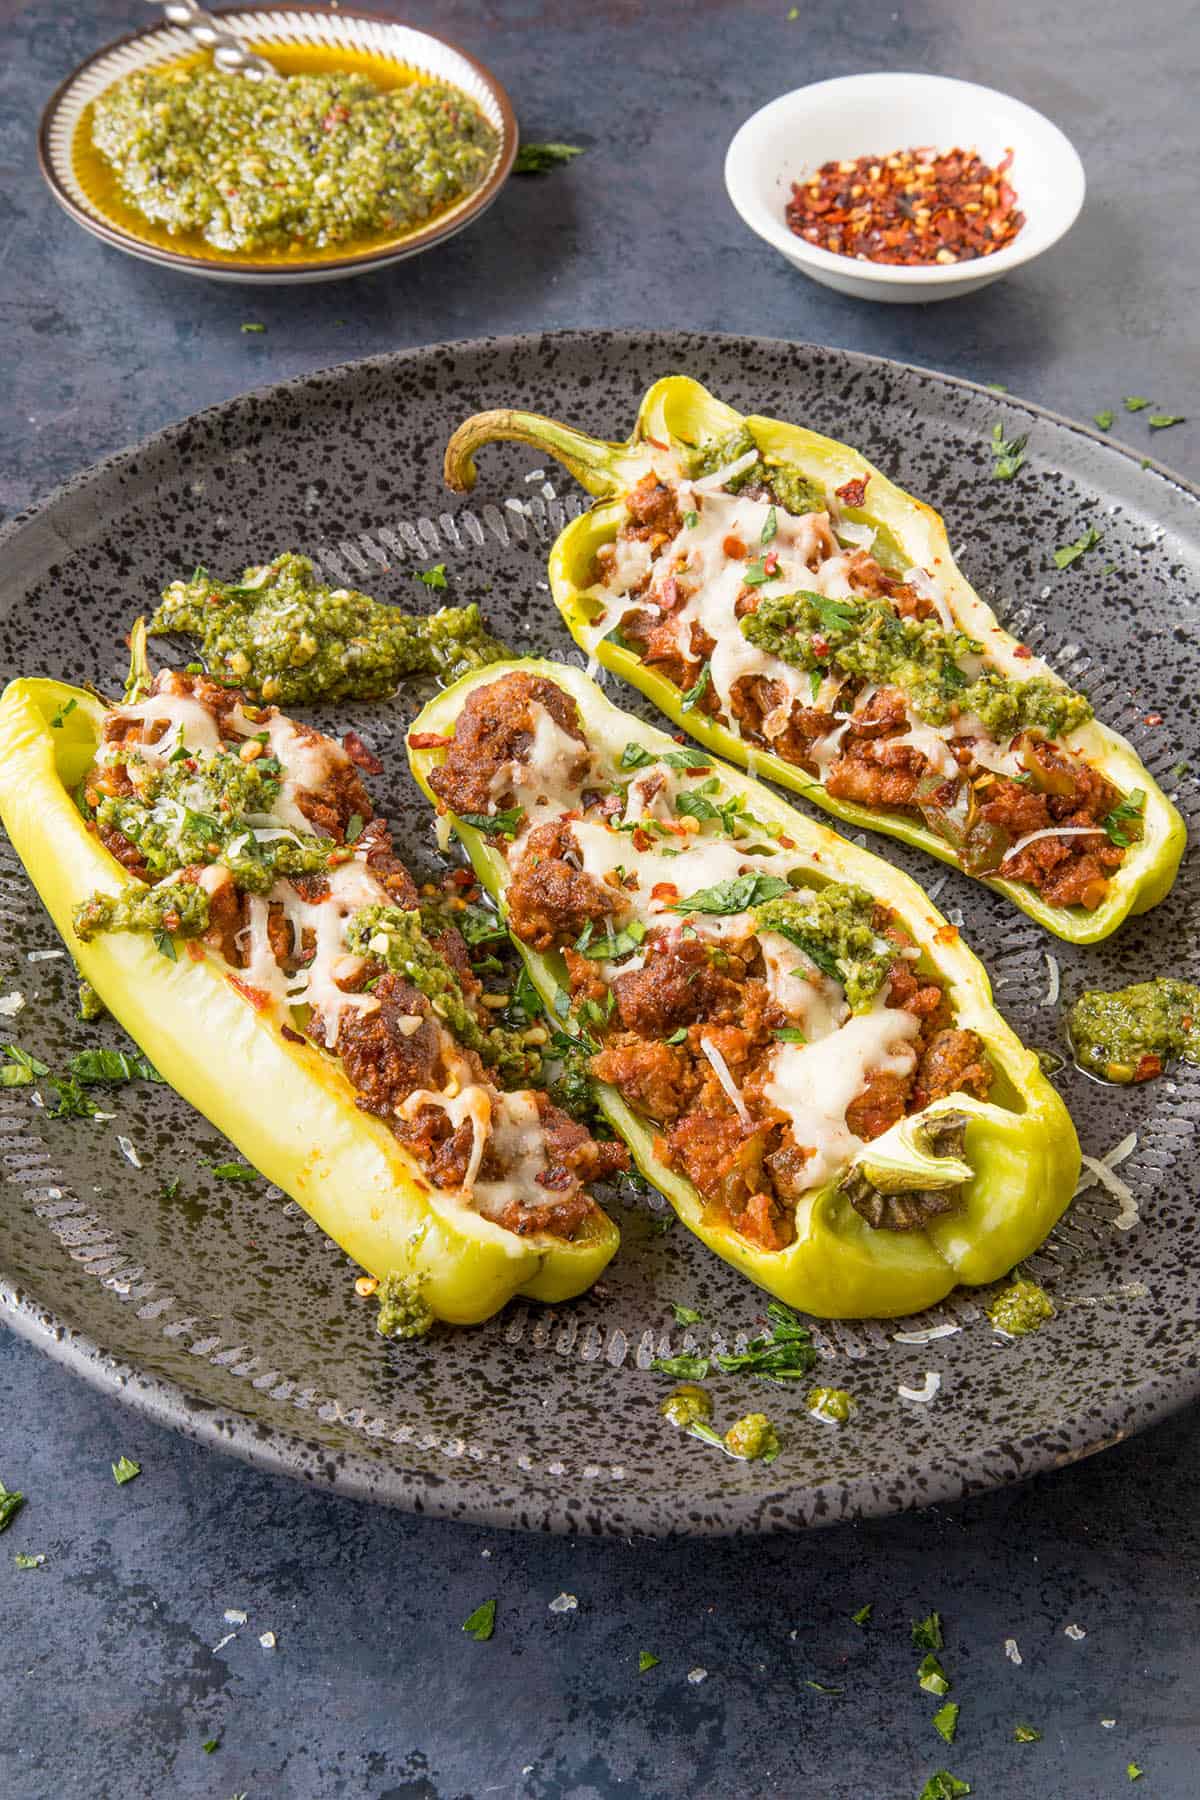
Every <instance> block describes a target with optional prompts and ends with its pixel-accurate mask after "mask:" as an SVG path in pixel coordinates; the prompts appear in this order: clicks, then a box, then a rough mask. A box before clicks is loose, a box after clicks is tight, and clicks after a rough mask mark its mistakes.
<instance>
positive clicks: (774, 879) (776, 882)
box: [671, 871, 791, 916]
mask: <svg viewBox="0 0 1200 1800" xmlns="http://www.w3.org/2000/svg"><path fill="white" fill-rule="evenodd" d="M790 893H791V889H790V887H789V886H788V884H787V882H786V881H784V880H783V879H782V878H781V877H780V876H778V875H761V874H758V873H757V872H755V871H751V872H750V873H748V874H746V875H730V876H729V877H728V878H727V879H726V880H725V881H718V882H716V883H715V884H714V885H713V886H712V887H708V888H698V889H697V890H696V892H695V893H694V894H689V895H688V897H687V899H686V900H676V901H675V902H674V903H673V905H672V907H671V911H672V912H694V913H710V914H714V915H718V916H720V915H725V914H732V913H743V912H748V911H749V909H750V908H751V907H752V906H760V905H762V904H763V903H764V902H765V901H767V900H778V899H779V898H780V897H781V896H782V895H783V894H790Z"/></svg>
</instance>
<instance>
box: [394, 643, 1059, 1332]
mask: <svg viewBox="0 0 1200 1800" xmlns="http://www.w3.org/2000/svg"><path fill="white" fill-rule="evenodd" d="M515 669H519V670H521V671H523V672H524V673H526V674H529V675H533V676H541V677H545V678H546V679H547V680H550V681H553V682H555V683H557V685H558V686H559V687H560V688H562V689H563V690H564V691H565V692H566V693H568V694H569V695H570V696H571V698H572V699H573V700H574V701H575V704H576V706H577V707H578V709H579V717H580V722H581V724H582V727H583V730H584V732H585V734H586V736H587V738H588V741H589V743H590V744H591V746H592V747H593V749H595V750H597V751H599V752H600V753H601V754H602V755H606V756H608V757H609V758H610V759H611V762H612V766H613V768H614V770H615V769H616V766H617V763H618V761H619V759H620V757H621V754H622V751H623V750H624V749H625V747H626V745H628V744H630V743H635V744H640V745H643V746H644V747H645V748H646V749H647V750H648V751H649V752H650V753H651V755H654V756H661V755H662V754H663V753H664V752H668V751H672V750H674V749H675V748H676V745H675V742H674V740H673V739H672V738H670V737H668V736H667V735H666V733H665V732H662V731H658V730H656V729H655V728H654V727H653V726H651V725H646V724H644V723H643V722H642V721H641V720H640V719H637V718H634V717H633V716H632V715H631V714H629V713H625V712H622V711H621V710H620V709H619V708H618V707H616V706H614V705H613V704H612V703H611V701H609V700H608V699H606V698H605V696H604V695H603V694H602V693H601V691H600V689H599V688H598V687H597V686H596V684H595V682H593V681H591V680H589V679H588V677H587V676H586V675H585V674H584V673H583V672H582V671H581V670H578V669H572V668H565V667H563V666H562V665H561V664H558V663H548V662H538V661H535V660H526V661H521V662H519V663H513V664H504V663H496V664H493V665H492V666H491V667H490V668H486V669H479V670H476V671H474V672H472V673H471V674H469V675H465V676H463V677H462V679H461V680H459V681H457V682H455V684H454V685H453V687H450V688H447V689H446V690H445V691H444V692H443V693H441V694H439V695H438V696H437V698H436V699H434V700H431V701H430V702H429V704H428V705H427V706H426V707H425V708H424V709H423V711H422V712H421V713H420V715H419V716H418V717H417V718H416V719H415V720H414V721H413V724H412V727H411V733H410V735H411V736H414V737H417V738H418V741H419V737H420V734H423V733H426V732H428V733H433V734H436V735H438V736H441V737H442V738H451V737H453V736H454V732H455V727H456V724H457V720H458V716H459V713H460V712H461V711H462V707H463V704H464V702H465V701H466V699H467V697H468V695H470V694H471V693H473V692H474V690H475V689H476V688H478V687H481V686H484V685H486V684H487V683H488V682H492V681H497V680H499V679H500V678H501V677H502V676H504V675H505V674H507V673H510V672H511V671H512V670H515ZM444 757H445V751H444V750H440V749H414V748H412V746H411V744H410V747H409V762H410V764H411V766H412V771H413V774H414V776H415V777H416V780H417V782H418V783H419V784H420V786H421V788H422V789H423V791H424V792H425V793H426V794H427V795H428V796H429V798H430V799H433V800H435V803H436V798H435V796H434V794H433V791H432V789H431V788H430V786H429V776H430V773H431V771H432V770H433V769H434V768H435V767H436V766H437V764H438V763H439V762H440V761H442V760H443V759H444ZM716 773H717V774H718V775H719V776H720V778H721V780H722V782H723V783H724V784H725V786H726V788H727V790H728V791H729V792H730V793H735V794H739V795H742V796H744V797H745V799H746V801H747V802H748V804H749V806H750V810H751V811H752V812H753V813H754V815H755V816H756V817H757V818H759V819H762V820H765V821H766V822H767V823H768V824H771V823H773V824H775V825H777V826H778V827H779V828H780V829H781V831H782V833H783V835H785V836H786V837H789V838H791V839H792V840H793V842H794V844H795V846H796V849H795V859H796V862H797V863H803V866H804V868H805V869H806V870H807V871H808V872H809V873H810V874H815V871H814V868H813V864H814V859H815V861H816V863H817V864H818V865H819V870H820V876H824V875H827V876H828V878H829V880H830V881H844V882H853V883H857V884H858V885H859V886H860V887H863V888H866V889H867V891H868V892H869V893H870V894H872V895H873V896H875V898H876V899H878V900H879V901H881V902H882V903H883V904H884V905H885V906H888V907H890V908H891V909H892V911H893V912H894V913H895V915H896V917H897V919H898V920H899V922H900V924H901V925H902V926H903V928H904V929H905V930H906V931H907V932H908V933H909V934H910V935H911V937H912V939H913V942H914V943H915V944H916V945H918V946H919V948H920V950H921V953H922V964H921V965H920V966H923V967H926V968H928V969H929V970H931V971H932V972H934V973H935V974H936V975H937V977H938V979H939V980H940V981H941V983H942V984H943V986H944V988H945V991H946V994H947V996H948V999H949V1002H950V1006H951V1009H952V1012H953V1014H954V1020H955V1023H956V1024H957V1025H959V1026H961V1027H963V1028H964V1029H967V1030H971V1031H975V1032H977V1033H978V1034H979V1036H980V1038H981V1039H982V1041H983V1044H984V1046H985V1048H986V1051H987V1055H988V1058H989V1060H990V1062H991V1065H992V1068H993V1070H994V1071H995V1079H994V1082H993V1087H992V1097H991V1098H990V1099H989V1100H987V1101H983V1100H977V1099H975V1098H973V1097H971V1096H968V1095H965V1094H954V1095H951V1096H949V1097H948V1098H947V1099H946V1100H944V1101H938V1102H934V1103H933V1105H931V1106H930V1107H929V1108H928V1109H927V1115H926V1116H928V1117H929V1118H930V1119H931V1120H933V1119H935V1118H940V1117H941V1116H942V1115H943V1114H945V1113H950V1112H953V1113H960V1114H965V1115H966V1117H967V1127H966V1143H965V1160H966V1161H967V1162H968V1163H969V1164H970V1179H969V1180H968V1181H966V1183H965V1184H964V1186H963V1189H962V1195H961V1199H960V1200H959V1202H958V1204H957V1206H956V1208H955V1209H954V1210H953V1211H952V1212H948V1213H944V1214H941V1215H940V1216H938V1217H936V1218H934V1219H932V1220H930V1222H929V1223H928V1224H927V1225H926V1226H925V1227H924V1229H922V1230H917V1231H903V1232H901V1231H888V1230H877V1229H874V1228H873V1227H872V1226H870V1225H868V1224H867V1222H866V1221H865V1219H863V1218H862V1217H861V1216H860V1215H859V1213H858V1212H857V1211H855V1209H854V1208H853V1207H852V1206H851V1204H850V1202H849V1200H848V1199H846V1198H845V1196H844V1195H843V1194H841V1193H840V1192H839V1191H838V1188H837V1184H836V1181H835V1182H833V1183H831V1184H830V1185H829V1186H828V1187H826V1188H823V1189H821V1190H819V1191H818V1192H815V1193H813V1194H809V1195H805V1196H804V1198H803V1199H802V1200H801V1202H800V1204H799V1205H798V1207H797V1209H796V1237H795V1241H794V1242H793V1243H791V1244H789V1245H788V1247H787V1248H786V1249H784V1250H778V1251H767V1250H763V1249H761V1248H760V1247H759V1246H757V1245H755V1244H753V1243H750V1242H749V1241H748V1240H747V1239H745V1238H743V1237H742V1236H741V1235H740V1234H739V1233H737V1232H736V1231H734V1230H732V1229H731V1228H730V1227H729V1226H728V1225H727V1224H725V1223H724V1222H721V1221H717V1220H714V1219H713V1218H711V1217H710V1216H709V1215H708V1211H707V1209H706V1207H705V1204H704V1202H703V1200H702V1199H701V1196H700V1195H699V1193H698V1192H697V1190H696V1189H695V1187H693V1185H692V1183H691V1182H690V1181H688V1180H686V1179H685V1178H684V1177H683V1176H681V1175H678V1174H676V1173H674V1172H673V1171H672V1170H670V1169H669V1168H667V1167H665V1166H664V1164H663V1163H662V1162H661V1161H660V1160H659V1159H658V1158H657V1157H656V1156H655V1154H654V1137H655V1130H654V1127H653V1126H652V1125H651V1124H649V1123H647V1121H646V1120H645V1119H643V1118H641V1117H640V1116H639V1115H638V1114H636V1113H634V1112H633V1111H632V1110H631V1109H630V1108H629V1107H628V1106H627V1105H626V1103H625V1101H624V1100H623V1099H622V1098H621V1096H620V1094H619V1093H618V1092H617V1090H616V1089H615V1088H613V1087H610V1086H608V1085H606V1084H603V1083H599V1084H597V1096H598V1103H599V1105H600V1108H601V1110H602V1112H603V1113H604V1115H605V1117H606V1118H607V1119H608V1120H609V1121H610V1123H611V1124H612V1126H613V1127H614V1129H615V1130H616V1131H617V1132H618V1133H619V1135H620V1136H621V1137H622V1138H623V1139H624V1140H625V1142H626V1143H627V1144H628V1146H629V1148H630V1150H631V1151H632V1153H633V1156H634V1159H635V1161H636V1162H637V1165H638V1167H639V1169H640V1170H641V1171H642V1173H643V1174H644V1175H645V1176H646V1177H647V1179H648V1180H650V1181H651V1182H653V1184H654V1186H655V1187H657V1188H659V1189H661V1191H662V1192H663V1193H664V1194H665V1195H666V1196H667V1198H668V1200H669V1201H670V1202H671V1204H672V1206H673V1207H674V1208H675V1211H676V1212H677V1213H678V1215H679V1217H680V1218H681V1219H682V1220H683V1222H684V1224H685V1225H686V1226H687V1227H688V1229H689V1230H690V1231H693V1232H694V1233H695V1234H696V1236H697V1237H699V1238H700V1239H701V1240H702V1241H703V1242H704V1243H705V1244H707V1245H708V1247H709V1249H710V1250H714V1251H715V1252H716V1253H717V1255H718V1256H721V1257H723V1258H724V1259H725V1261H726V1262H728V1263H731V1264H732V1265H733V1266H734V1268H736V1269H739V1270H741V1272H742V1273H743V1274H744V1275H746V1276H748V1277H749V1279H750V1280H751V1281H753V1282H756V1283H757V1284H758V1285H759V1286H760V1287H763V1288H765V1289H766V1290H767V1291H768V1293H771V1294H775V1295H777V1296H778V1298H779V1299H781V1300H784V1301H786V1302H787V1303H788V1304H789V1305H791V1306H795V1307H798V1308H800V1310H801V1311H804V1312H808V1313H813V1314H816V1315H817V1316H818V1317H821V1318H894V1317H898V1316H901V1315H903V1314H906V1313H912V1312H918V1311H920V1310H921V1309H922V1308H923V1307H926V1306H931V1305H932V1304H933V1303H934V1302H935V1301H937V1300H941V1299H942V1298H944V1296H945V1295H946V1294H948V1293H950V1291H951V1290H952V1289H953V1288H954V1287H956V1286H957V1285H958V1284H959V1283H960V1282H966V1283H968V1284H971V1285H978V1284H980V1283H982V1282H987V1281H994V1280H995V1279H996V1278H997V1277H998V1276H1000V1275H1003V1274H1004V1273H1005V1272H1006V1271H1007V1270H1008V1269H1011V1268H1012V1267H1013V1266H1014V1265H1015V1264H1016V1263H1018V1262H1019V1261H1020V1260H1021V1258H1022V1257H1024V1256H1028V1255H1029V1254H1030V1253H1031V1251H1033V1250H1034V1249H1035V1248H1036V1247H1037V1245H1038V1244H1040V1243H1041V1241H1042V1239H1043V1238H1044V1237H1045V1236H1046V1233H1047V1232H1048V1231H1049V1230H1050V1228H1051V1227H1052V1226H1053V1225H1054V1223H1055V1221H1056V1220H1057V1219H1058V1218H1059V1217H1060V1215H1061V1214H1062V1212H1063V1210H1064V1208H1065V1207H1066V1206H1067V1204H1068V1202H1069V1201H1070V1199H1071V1196H1072V1194H1073V1192H1074V1189H1075V1183H1076V1181H1077V1179H1078V1175H1079V1166H1080V1164H1079V1143H1078V1140H1077V1138H1076V1136H1075V1128H1074V1126H1073V1125H1072V1123H1071V1119H1070V1115H1069V1114H1068V1112H1067V1109H1066V1107H1065V1106H1064V1105H1063V1103H1062V1100H1061V1099H1060V1098H1059V1096H1058V1094H1057V1093H1056V1092H1055V1090H1054V1088H1052V1087H1051V1085H1050V1083H1049V1082H1048V1081H1047V1080H1046V1078H1045V1076H1044V1075H1043V1074H1042V1071H1041V1068H1040V1066H1039V1064H1038V1059H1037V1057H1036V1056H1035V1055H1034V1054H1033V1052H1032V1051H1030V1050H1026V1049H1025V1048H1024V1046H1023V1045H1022V1044H1021V1043H1020V1041H1019V1040H1018V1038H1017V1037H1016V1036H1015V1034H1014V1033H1013V1032H1012V1030H1011V1029H1010V1028H1009V1026H1008V1025H1007V1024H1006V1023H1005V1022H1004V1020H1003V1019H1002V1018H1001V1017H1000V1014H999V1013H998V1012H997V1011H996V1009H995V1006H994V1005H993V1003H992V992H991V987H990V985H989V982H988V978H987V974H986V972H985V971H984V968H983V965H982V964H981V963H980V962H979V960H978V958H977V957H975V956H974V955H973V954H972V953H971V951H970V950H969V949H968V948H967V946H966V944H965V943H964V942H963V941H962V938H961V937H960V936H959V933H958V931H957V929H956V928H955V927H954V926H952V925H950V924H948V923H947V921H946V920H945V919H944V918H943V917H942V915H941V914H940V913H939V912H938V911H937V910H936V909H935V908H934V906H933V905H932V904H931V902H930V901H929V900H928V899H927V898H926V896H925V895H924V894H923V893H922V891H921V889H920V888H919V887H918V886H917V884H916V882H915V881H912V880H910V879H909V877H908V876H907V875H903V874H901V873H900V871H899V870H897V869H893V868H892V867H890V866H889V865H888V864H887V863H885V862H883V861H881V859H880V858H879V857H877V856H873V855H871V853H870V852H869V851H867V850H863V849H860V848H859V847H858V846H857V845H855V844H850V843H847V842H846V840H845V839H844V838H841V837H839V836H838V835H837V833H836V832H834V831H831V830H830V829H829V827H828V826H825V825H819V824H817V823H816V822H815V821H814V820H812V819H807V818H804V817H802V816H801V815H800V814H799V813H798V812H797V811H796V810H795V809H794V808H793V807H792V806H790V805H789V804H788V803H787V802H786V801H785V800H781V799H778V798H777V797H776V796H775V795H774V794H772V793H770V792H769V791H768V790H767V789H766V788H764V787H761V786H760V785H759V784H758V783H757V782H755V781H754V780H752V779H751V778H750V777H749V776H747V775H743V774H741V773H740V772H738V771H737V770H734V769H729V768H725V767H721V766H719V765H718V767H717V769H716ZM450 817H451V818H453V817H454V815H453V814H451V815H450ZM454 823H455V829H456V831H457V833H458V836H459V837H460V838H461V840H462V842H463V844H464V845H465V847H466V850H467V854H468V855H469V856H470V858H471V862H472V864H473V866H474V869H475V873H476V875H477V876H478V878H479V880H480V882H481V883H482V884H483V886H484V887H485V888H486V890H487V891H488V893H490V894H491V895H492V896H493V897H494V898H495V900H496V901H497V903H498V905H499V907H500V909H501V912H502V913H504V911H505V904H506V903H505V889H506V884H507V882H508V880H509V874H510V870H509V865H508V862H507V860H506V858H505V856H504V853H503V851H502V850H501V849H500V848H499V847H498V846H497V844H496V843H495V841H494V840H492V839H490V838H489V837H487V836H486V835H485V834H483V833H481V832H480V831H478V830H476V829H474V828H472V827H471V826H469V825H466V824H464V823H463V822H462V821H461V820H459V819H455V821H454ZM818 878H819V877H818ZM517 944H518V948H519V949H520V951H521V954H522V956H523V957H524V959H525V966H526V968H527V969H528V971H529V975H530V978H531V980H532V981H533V983H534V986H535V987H536V988H537V991H538V993H539V994H540V996H541V998H542V1000H543V1001H544V1003H545V1004H546V1006H547V1008H548V1009H549V1010H550V1011H551V1012H552V1013H554V1012H556V1011H557V1009H556V1007H555V999H556V996H558V995H559V994H560V993H566V991H567V988H568V983H567V975H566V969H565V965H564V963H563V960H562V958H561V956H560V955H558V954H557V953H550V954H546V955H541V954H538V953H537V952H535V951H533V950H530V949H529V948H528V946H527V945H524V944H522V943H520V941H519V940H517ZM891 1135H892V1134H889V1138H891ZM893 1143H894V1140H893ZM878 1144H879V1146H881V1147H882V1146H883V1140H882V1139H880V1140H878ZM890 1147H891V1146H889V1148H890ZM871 1150H872V1146H867V1150H866V1151H865V1152H864V1153H863V1157H864V1159H865V1160H866V1161H867V1162H868V1164H869V1162H870V1153H871ZM897 1159H898V1160H902V1159H903V1150H902V1147H901V1149H900V1150H899V1151H898V1153H897ZM913 1160H914V1166H916V1167H917V1168H918V1169H919V1168H920V1163H919V1159H916V1158H914V1159H913ZM914 1185H920V1183H919V1182H918V1183H915V1184H914Z"/></svg>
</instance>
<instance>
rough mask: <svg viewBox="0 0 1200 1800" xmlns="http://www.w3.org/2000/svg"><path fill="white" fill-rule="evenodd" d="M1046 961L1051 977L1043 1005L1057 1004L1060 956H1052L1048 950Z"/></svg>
mask: <svg viewBox="0 0 1200 1800" xmlns="http://www.w3.org/2000/svg"><path fill="white" fill-rule="evenodd" d="M1045 962H1046V973H1047V975H1048V976H1049V978H1050V979H1049V981H1048V982H1047V984H1046V998H1045V999H1044V1000H1043V1001H1042V1005H1043V1006H1055V1005H1056V1004H1057V1002H1058V985H1059V984H1058V958H1057V957H1054V956H1051V955H1050V953H1049V951H1047V952H1046V958H1045Z"/></svg>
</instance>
